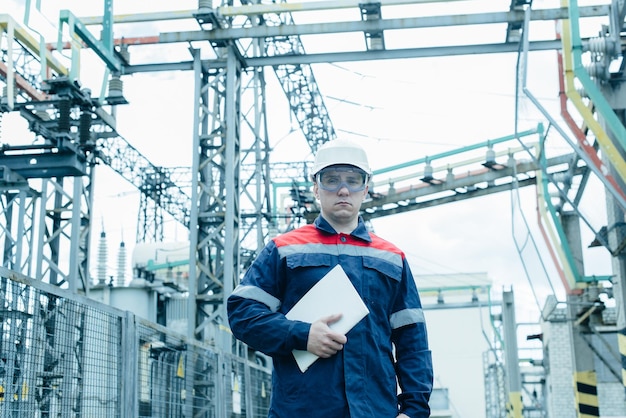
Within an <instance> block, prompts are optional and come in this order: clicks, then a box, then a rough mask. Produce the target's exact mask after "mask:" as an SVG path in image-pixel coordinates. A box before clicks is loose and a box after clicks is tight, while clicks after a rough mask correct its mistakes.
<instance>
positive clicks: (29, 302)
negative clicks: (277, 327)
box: [0, 268, 271, 418]
mask: <svg viewBox="0 0 626 418" xmlns="http://www.w3.org/2000/svg"><path fill="white" fill-rule="evenodd" d="M0 326H1V328H0V418H33V417H45V418H48V417H50V418H52V417H55V418H57V417H59V418H60V417H63V418H68V417H75V418H79V417H81V418H82V417H89V418H111V417H120V418H130V417H132V418H135V417H167V418H177V417H207V418H209V417H210V418H226V417H228V418H233V417H254V418H256V417H259V418H260V417H266V416H267V413H268V408H269V397H270V389H271V386H270V380H271V371H270V370H269V369H268V368H267V367H264V366H262V365H259V364H255V363H254V362H251V361H246V360H245V359H243V358H240V357H237V356H235V355H232V354H230V353H223V352H220V351H218V350H216V349H215V348H214V347H212V346H209V345H203V344H201V343H199V342H197V341H190V340H188V339H186V338H185V336H182V335H180V334H176V333H174V332H171V331H169V330H168V329H167V328H165V327H163V326H160V325H158V324H154V323H151V322H148V321H146V320H144V319H142V318H140V317H137V316H135V315H134V314H132V313H130V312H126V311H121V310H118V309H115V308H112V307H110V306H108V305H104V304H101V303H99V302H97V301H94V300H92V299H89V298H86V297H82V296H80V295H75V294H71V293H69V292H68V291H67V290H64V289H60V288H58V287H57V286H52V285H50V284H47V283H43V282H40V281H36V280H33V279H30V278H28V277H25V276H22V275H20V274H17V273H14V272H12V271H10V270H7V269H5V268H0Z"/></svg>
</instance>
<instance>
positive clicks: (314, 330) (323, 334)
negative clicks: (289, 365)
mask: <svg viewBox="0 0 626 418" xmlns="http://www.w3.org/2000/svg"><path fill="white" fill-rule="evenodd" d="M339 319H341V314H334V315H329V316H326V317H323V318H320V319H318V320H317V321H315V322H313V323H312V324H311V329H310V330H309V339H308V341H307V344H306V349H307V351H308V352H310V353H313V354H315V355H316V356H318V357H320V358H328V357H330V356H333V355H335V354H337V352H338V351H339V350H343V345H344V344H345V343H346V341H348V339H347V338H346V336H345V335H343V334H341V333H339V332H335V331H333V330H332V329H330V327H329V325H331V324H332V323H334V322H337V321H339Z"/></svg>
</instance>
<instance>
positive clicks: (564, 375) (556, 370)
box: [543, 312, 577, 418]
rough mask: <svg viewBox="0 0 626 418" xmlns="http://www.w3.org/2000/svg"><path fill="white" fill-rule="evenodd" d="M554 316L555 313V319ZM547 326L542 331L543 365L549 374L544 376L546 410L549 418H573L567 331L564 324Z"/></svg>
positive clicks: (573, 401) (565, 323)
mask: <svg viewBox="0 0 626 418" xmlns="http://www.w3.org/2000/svg"><path fill="white" fill-rule="evenodd" d="M554 316H557V313H556V312H555V315H554ZM560 316H562V318H563V320H562V321H560V322H546V323H545V324H544V329H543V343H544V347H547V350H546V360H547V361H544V362H545V363H547V364H548V367H549V371H548V373H547V376H546V392H547V395H546V396H547V410H548V417H550V418H576V415H577V414H576V408H575V406H574V405H575V404H576V403H575V402H576V401H575V397H574V383H573V382H574V377H573V374H572V346H571V343H570V336H569V329H570V327H571V324H570V323H569V322H567V321H566V320H565V318H566V316H565V312H563V313H562V315H560Z"/></svg>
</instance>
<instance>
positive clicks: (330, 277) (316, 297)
mask: <svg viewBox="0 0 626 418" xmlns="http://www.w3.org/2000/svg"><path fill="white" fill-rule="evenodd" d="M336 313H341V314H342V317H341V319H339V321H337V322H334V323H332V324H330V325H329V327H330V328H331V329H332V330H333V331H337V332H341V333H342V334H344V335H345V334H347V333H348V331H350V330H351V329H352V328H353V327H354V326H355V325H356V324H357V323H358V322H359V321H360V320H361V319H363V318H364V317H365V316H366V315H367V314H369V310H368V309H367V306H365V303H363V300H362V299H361V296H360V295H359V293H358V292H357V290H356V289H355V288H354V286H353V285H352V282H350V279H349V278H348V276H347V275H346V272H345V271H344V270H343V268H342V267H341V266H340V265H339V264H337V265H336V266H335V267H333V269H332V270H331V271H329V272H328V273H327V274H326V275H325V276H324V277H322V279H321V280H320V281H319V282H317V283H316V284H315V285H314V286H313V287H312V288H311V289H310V290H309V291H308V292H306V293H305V294H304V296H302V298H301V299H300V300H299V301H298V302H297V303H296V304H295V305H294V306H293V308H291V310H290V311H289V312H287V314H286V315H285V316H286V317H287V319H290V320H298V321H303V322H308V323H313V322H315V321H317V320H318V319H320V318H322V317H325V316H328V315H332V314H336ZM293 356H294V357H295V359H296V362H297V363H298V367H299V368H300V370H301V371H302V372H303V373H304V372H305V371H306V370H307V369H308V368H309V366H310V365H311V364H313V363H314V362H315V360H317V359H318V356H316V355H315V354H313V353H309V352H308V351H304V350H293Z"/></svg>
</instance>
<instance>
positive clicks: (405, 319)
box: [389, 308, 424, 329]
mask: <svg viewBox="0 0 626 418" xmlns="http://www.w3.org/2000/svg"><path fill="white" fill-rule="evenodd" d="M389 322H390V323H391V328H392V329H398V328H400V327H403V326H405V325H410V324H417V323H420V322H424V311H422V310H421V309H418V308H414V309H403V310H401V311H398V312H396V313H394V314H392V315H391V318H389Z"/></svg>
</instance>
